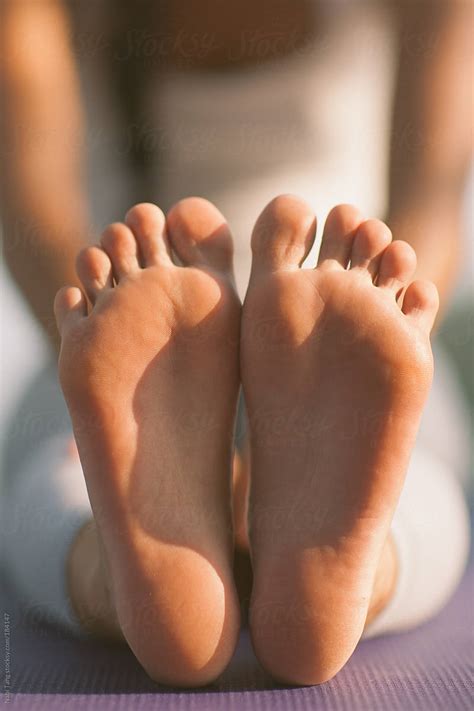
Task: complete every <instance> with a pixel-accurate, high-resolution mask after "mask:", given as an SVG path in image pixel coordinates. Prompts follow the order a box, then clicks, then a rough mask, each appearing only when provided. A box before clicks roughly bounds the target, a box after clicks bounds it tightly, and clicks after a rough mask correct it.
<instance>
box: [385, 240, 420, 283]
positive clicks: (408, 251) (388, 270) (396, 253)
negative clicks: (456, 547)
mask: <svg viewBox="0 0 474 711" xmlns="http://www.w3.org/2000/svg"><path fill="white" fill-rule="evenodd" d="M415 269H416V254H415V250H414V249H413V247H411V246H410V245H409V244H408V243H407V242H403V241H401V240H396V241H395V242H392V243H391V244H389V245H388V247H387V249H386V250H385V251H384V252H383V254H382V258H381V260H380V265H379V271H378V277H377V286H380V287H381V288H383V289H390V290H391V291H393V292H394V294H395V295H396V296H398V295H399V293H400V291H401V289H403V288H404V287H405V286H406V284H407V283H408V282H409V281H410V279H411V278H412V276H413V274H414V273H415Z"/></svg>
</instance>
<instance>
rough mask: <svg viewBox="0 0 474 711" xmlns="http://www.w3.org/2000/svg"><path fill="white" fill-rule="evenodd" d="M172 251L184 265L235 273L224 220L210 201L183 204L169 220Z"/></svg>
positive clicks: (197, 200) (175, 208)
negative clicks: (201, 266)
mask: <svg viewBox="0 0 474 711" xmlns="http://www.w3.org/2000/svg"><path fill="white" fill-rule="evenodd" d="M166 222H167V227H168V235H169V239H170V243H171V247H172V248H173V250H174V251H175V252H176V254H177V256H178V257H179V259H180V260H181V262H182V263H183V264H184V265H196V266H199V265H203V266H207V267H211V268H212V269H216V270H218V271H222V272H229V271H232V255H233V245H232V236H231V233H230V229H229V226H228V224H227V222H226V220H225V218H224V216H223V215H222V214H221V213H220V212H219V210H218V209H217V207H215V206H214V205H213V204H212V203H210V202H209V201H208V200H204V199H203V198H199V197H190V198H185V199H184V200H180V201H179V202H178V203H176V205H174V206H173V207H172V208H171V210H170V211H169V213H168V215H167V217H166Z"/></svg>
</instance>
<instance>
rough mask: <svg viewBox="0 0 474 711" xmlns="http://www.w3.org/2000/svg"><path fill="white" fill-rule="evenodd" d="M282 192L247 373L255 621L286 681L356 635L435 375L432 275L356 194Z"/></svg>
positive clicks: (247, 309)
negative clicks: (312, 200)
mask: <svg viewBox="0 0 474 711" xmlns="http://www.w3.org/2000/svg"><path fill="white" fill-rule="evenodd" d="M315 227H316V222H315V218H314V215H313V214H312V213H311V210H310V209H309V208H308V207H307V205H306V204H305V203H303V202H302V201H300V200H298V199H297V198H294V197H291V196H281V197H278V198H276V199H275V200H273V201H272V202H271V203H270V204H269V205H268V206H267V208H266V209H265V210H264V211H263V213H262V215H261V216H260V218H259V220H258V221H257V224H256V226H255V229H254V232H253V236H252V251H253V266H252V273H251V278H250V284H249V288H248V292H247V296H246V299H245V302H244V307H243V317H242V331H241V375H242V383H243V387H244V393H245V398H246V404H247V409H248V414H249V422H250V437H251V462H252V477H251V493H250V513H249V525H250V543H251V554H252V561H253V569H254V586H253V594H252V599H251V610H250V629H251V635H252V639H253V644H254V648H255V651H256V654H257V656H258V658H259V659H260V661H261V663H262V664H263V666H264V667H265V668H266V669H267V670H268V671H269V672H270V673H271V674H272V675H273V676H274V677H276V678H277V679H279V680H281V681H283V682H288V683H297V684H317V683H321V682H324V681H326V680H328V679H330V678H331V677H332V676H334V674H335V673H337V671H338V670H339V669H340V668H341V667H342V666H343V665H344V664H345V663H346V661H347V659H348V658H349V657H350V655H351V654H352V652H353V650H354V648H355V646H356V644H357V643H358V641H359V639H360V637H361V634H362V631H363V628H364V625H365V623H366V619H367V613H368V609H369V603H370V600H371V596H372V592H373V586H374V580H375V578H376V573H377V569H378V564H379V561H380V560H381V559H382V557H383V554H384V551H385V552H386V546H387V541H388V536H389V529H390V522H391V518H392V516H393V513H394V510H395V508H396V505H397V501H398V498H399V495H400V492H401V489H402V486H403V482H404V477H405V473H406V468H407V464H408V461H409V457H410V453H411V449H412V447H413V444H414V440H415V437H416V433H417V428H418V424H419V420H420V416H421V412H422V408H423V405H424V403H425V400H426V397H427V394H428V391H429V388H430V384H431V379H432V370H433V364H432V353H431V347H430V338H429V335H430V330H431V327H432V325H433V321H434V318H435V315H436V312H437V308H438V296H437V291H436V288H435V286H434V285H433V284H432V283H430V282H421V281H414V282H412V281H411V279H412V277H413V274H414V271H415V267H416V256H415V253H414V251H413V249H412V248H411V247H410V246H409V245H408V244H407V243H405V242H400V241H394V242H392V236H391V234H390V231H389V229H388V228H387V227H386V226H385V225H384V224H383V223H382V222H380V221H378V220H364V219H363V218H362V216H361V215H360V213H359V212H358V211H357V210H356V209H355V208H353V207H351V206H348V205H341V206H338V207H336V208H335V209H334V210H332V211H331V213H330V214H329V216H328V218H327V221H326V224H325V228H324V235H323V240H322V246H321V251H320V256H319V262H318V265H317V267H316V268H315V269H302V268H301V264H302V262H303V260H304V259H305V257H306V256H307V254H308V252H309V249H310V248H311V246H312V244H313V240H314V235H315Z"/></svg>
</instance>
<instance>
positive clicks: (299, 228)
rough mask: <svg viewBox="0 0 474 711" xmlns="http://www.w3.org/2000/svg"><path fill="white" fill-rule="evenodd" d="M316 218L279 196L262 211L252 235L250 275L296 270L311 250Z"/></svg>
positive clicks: (300, 204) (292, 198) (297, 200)
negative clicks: (265, 271)
mask: <svg viewBox="0 0 474 711" xmlns="http://www.w3.org/2000/svg"><path fill="white" fill-rule="evenodd" d="M315 234H316V218H315V216H314V214H313V212H312V211H311V209H310V207H309V206H308V205H307V204H306V203H305V202H304V201H303V200H301V199H300V198H297V197H295V196H293V195H279V196H278V197H276V198H274V199H273V200H272V201H271V202H270V203H269V204H268V205H267V206H266V208H265V209H264V210H263V212H262V213H261V215H260V217H259V218H258V220H257V222H256V224H255V227H254V230H253V233H252V253H253V261H252V272H255V270H257V271H260V270H270V271H272V270H275V269H285V268H298V266H300V265H301V263H302V262H303V260H304V259H305V257H306V256H307V255H308V253H309V250H310V249H311V247H312V245H313V242H314V237H315Z"/></svg>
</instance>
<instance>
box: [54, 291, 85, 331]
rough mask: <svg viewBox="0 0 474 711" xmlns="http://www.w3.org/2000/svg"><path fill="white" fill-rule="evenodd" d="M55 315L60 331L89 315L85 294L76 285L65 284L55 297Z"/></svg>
mask: <svg viewBox="0 0 474 711" xmlns="http://www.w3.org/2000/svg"><path fill="white" fill-rule="evenodd" d="M54 315H55V317H56V324H57V327H58V331H59V333H60V334H61V335H62V333H63V331H64V329H65V328H67V327H68V326H69V325H70V324H73V323H75V322H77V321H79V320H80V319H81V318H83V317H84V316H87V302H86V299H85V296H84V294H83V293H82V291H81V290H80V289H78V288H77V287H75V286H64V287H63V288H62V289H60V290H59V291H58V293H57V294H56V297H55V299H54Z"/></svg>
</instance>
